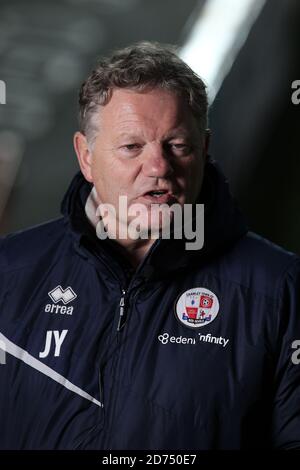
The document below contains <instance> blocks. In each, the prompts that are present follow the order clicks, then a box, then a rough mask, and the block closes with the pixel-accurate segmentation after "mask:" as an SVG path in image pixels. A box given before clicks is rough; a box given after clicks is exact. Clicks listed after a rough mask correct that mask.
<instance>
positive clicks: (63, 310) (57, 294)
mask: <svg viewBox="0 0 300 470" xmlns="http://www.w3.org/2000/svg"><path fill="white" fill-rule="evenodd" d="M48 295H49V297H50V299H51V300H52V301H53V302H54V304H47V305H46V306H45V312H46V313H60V314H62V315H64V314H66V315H72V314H73V307H72V306H67V304H69V303H70V302H73V300H75V299H76V297H77V295H76V294H75V292H74V291H73V289H72V287H67V288H66V289H63V288H62V287H61V286H57V287H55V289H53V290H52V291H50V292H48ZM58 302H62V303H63V304H64V305H58Z"/></svg>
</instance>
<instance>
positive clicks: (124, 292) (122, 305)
mask: <svg viewBox="0 0 300 470" xmlns="http://www.w3.org/2000/svg"><path fill="white" fill-rule="evenodd" d="M122 294H123V295H122V297H121V299H120V314H119V322H118V328H117V331H120V330H121V328H122V327H123V326H124V323H123V318H124V313H125V296H126V291H125V290H122Z"/></svg>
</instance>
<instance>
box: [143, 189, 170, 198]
mask: <svg viewBox="0 0 300 470" xmlns="http://www.w3.org/2000/svg"><path fill="white" fill-rule="evenodd" d="M167 193H168V191H167V190H166V189H162V190H157V191H148V192H147V193H145V194H144V196H151V197H157V198H159V197H160V196H162V195H163V194H167Z"/></svg>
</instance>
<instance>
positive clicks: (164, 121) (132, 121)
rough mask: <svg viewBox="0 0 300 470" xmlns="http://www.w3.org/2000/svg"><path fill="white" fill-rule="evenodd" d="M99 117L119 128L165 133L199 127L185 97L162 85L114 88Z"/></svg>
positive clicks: (101, 122)
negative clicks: (140, 87)
mask: <svg viewBox="0 0 300 470" xmlns="http://www.w3.org/2000/svg"><path fill="white" fill-rule="evenodd" d="M98 118H99V127H100V128H101V127H102V129H105V130H111V129H118V130H119V131H120V132H132V131H133V130H135V131H138V130H139V129H140V130H141V129H142V128H145V129H149V130H152V131H154V132H156V131H157V132H158V133H159V134H161V135H165V134H170V133H172V132H176V131H177V132H180V133H181V134H184V133H191V132H193V131H195V130H196V129H197V122H196V119H195V117H194V115H193V113H192V111H191V109H190V107H189V106H188V104H187V103H186V102H185V100H184V99H183V98H182V97H181V96H179V95H178V94H176V93H174V92H172V91H168V90H164V89H160V88H155V89H152V90H144V91H137V90H132V89H115V90H113V92H112V94H111V99H110V100H109V102H108V103H107V104H106V105H104V106H101V107H100V109H99V114H98Z"/></svg>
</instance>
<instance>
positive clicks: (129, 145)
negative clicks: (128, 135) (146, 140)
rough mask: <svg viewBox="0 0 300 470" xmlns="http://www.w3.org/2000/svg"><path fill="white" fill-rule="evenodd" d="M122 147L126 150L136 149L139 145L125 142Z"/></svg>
mask: <svg viewBox="0 0 300 470" xmlns="http://www.w3.org/2000/svg"><path fill="white" fill-rule="evenodd" d="M123 148H125V149H126V150H129V151H130V150H137V149H139V148H140V145H139V144H126V145H123Z"/></svg>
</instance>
